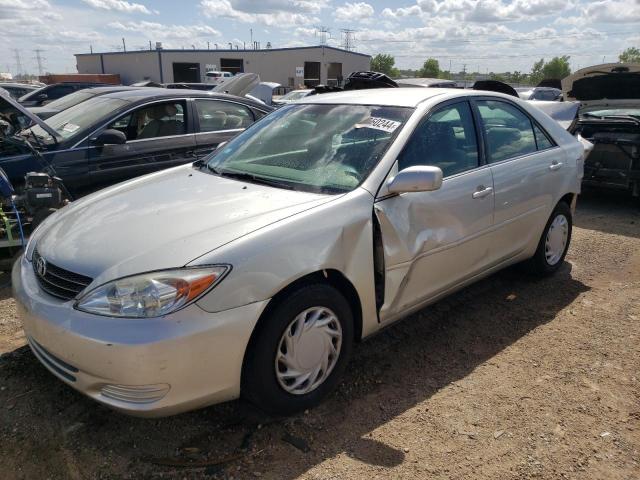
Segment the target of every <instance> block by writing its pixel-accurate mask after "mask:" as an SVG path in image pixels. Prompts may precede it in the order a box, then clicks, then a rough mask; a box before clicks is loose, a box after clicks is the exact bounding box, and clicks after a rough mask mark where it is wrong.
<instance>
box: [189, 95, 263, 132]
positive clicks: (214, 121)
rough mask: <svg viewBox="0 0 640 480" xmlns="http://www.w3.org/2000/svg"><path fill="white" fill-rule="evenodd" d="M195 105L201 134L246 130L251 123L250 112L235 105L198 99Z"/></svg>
mask: <svg viewBox="0 0 640 480" xmlns="http://www.w3.org/2000/svg"><path fill="white" fill-rule="evenodd" d="M195 104H196V109H197V111H198V119H199V121H200V131H201V132H216V131H218V130H234V129H239V128H247V127H248V126H249V125H251V124H252V123H253V114H252V113H251V111H250V110H249V109H248V108H246V107H244V106H242V105H239V104H237V103H231V102H221V101H218V100H202V99H198V100H196V101H195Z"/></svg>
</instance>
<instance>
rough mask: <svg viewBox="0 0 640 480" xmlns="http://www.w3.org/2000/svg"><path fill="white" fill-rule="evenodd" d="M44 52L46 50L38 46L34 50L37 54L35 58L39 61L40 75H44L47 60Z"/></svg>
mask: <svg viewBox="0 0 640 480" xmlns="http://www.w3.org/2000/svg"><path fill="white" fill-rule="evenodd" d="M42 52H44V50H41V49H40V48H36V49H35V50H34V53H35V54H36V56H35V60H36V62H38V75H40V76H42V75H44V65H43V62H44V61H45V60H46V59H45V58H44V57H43V56H42Z"/></svg>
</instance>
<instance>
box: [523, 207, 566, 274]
mask: <svg viewBox="0 0 640 480" xmlns="http://www.w3.org/2000/svg"><path fill="white" fill-rule="evenodd" d="M572 228H573V219H572V216H571V209H570V208H569V206H568V205H567V204H566V203H564V202H560V203H559V204H558V205H557V206H556V208H555V209H554V211H553V213H552V214H551V216H550V217H549V220H548V221H547V224H546V226H545V228H544V232H542V237H540V242H539V243H538V248H537V250H536V253H535V255H534V256H533V257H532V258H531V259H530V260H529V262H528V266H529V270H531V271H532V273H535V274H537V275H550V274H552V273H555V272H556V271H557V270H558V269H559V268H560V267H561V266H562V262H564V257H565V256H566V255H567V250H568V249H569V243H570V242H571V231H572Z"/></svg>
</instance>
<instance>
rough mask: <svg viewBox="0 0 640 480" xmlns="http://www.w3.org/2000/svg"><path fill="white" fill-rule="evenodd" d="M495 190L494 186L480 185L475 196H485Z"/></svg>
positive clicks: (474, 193)
mask: <svg viewBox="0 0 640 480" xmlns="http://www.w3.org/2000/svg"><path fill="white" fill-rule="evenodd" d="M491 192H493V188H491V187H485V186H484V185H480V186H479V187H478V189H477V190H476V191H475V192H473V195H472V196H473V198H484V197H486V196H487V195H490V194H491Z"/></svg>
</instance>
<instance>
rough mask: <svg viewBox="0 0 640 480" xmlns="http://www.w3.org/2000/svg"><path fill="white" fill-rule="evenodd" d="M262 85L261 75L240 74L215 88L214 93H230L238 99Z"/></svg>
mask: <svg viewBox="0 0 640 480" xmlns="http://www.w3.org/2000/svg"><path fill="white" fill-rule="evenodd" d="M259 83H260V75H258V74H257V73H239V74H237V75H235V76H233V77H231V78H230V79H228V80H225V81H224V82H222V83H221V84H220V85H218V86H217V87H215V88H214V89H213V90H211V91H212V92H216V93H228V94H229V95H235V96H237V97H244V96H245V95H247V94H248V93H250V92H251V90H253V89H254V88H255V87H256V85H258V84H259Z"/></svg>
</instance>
